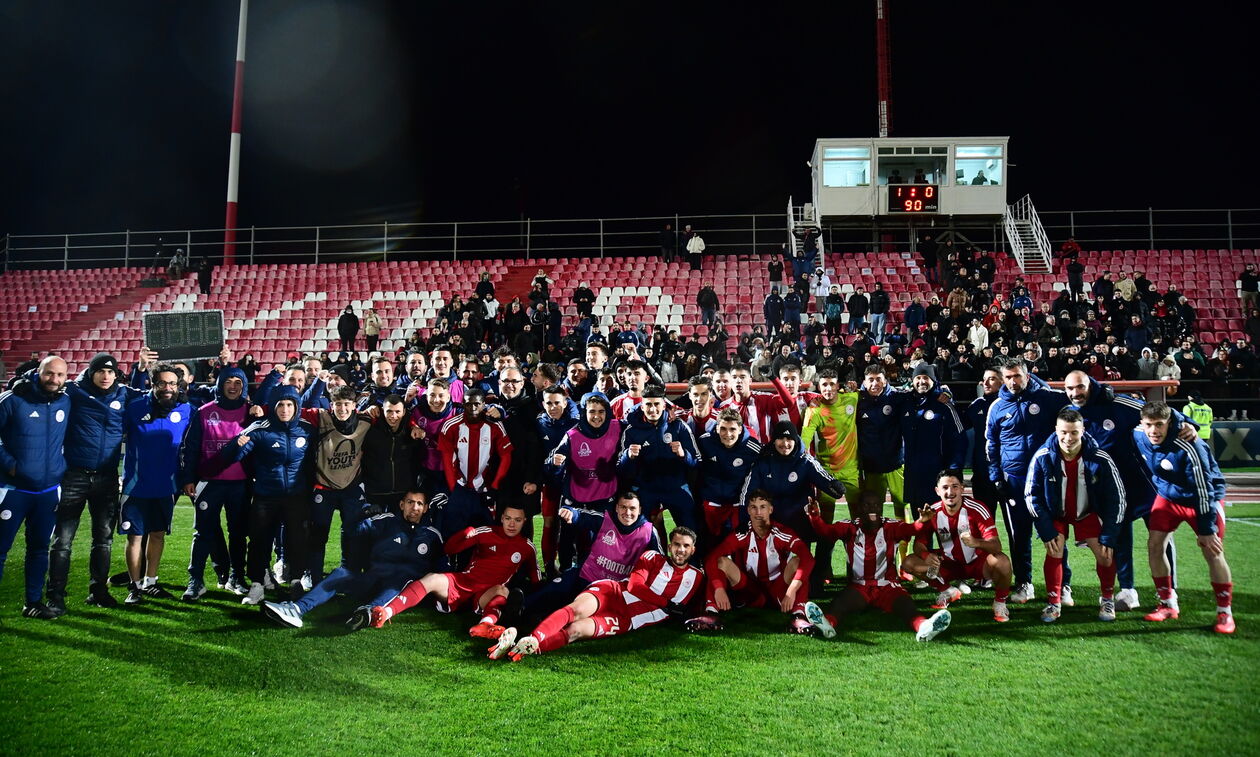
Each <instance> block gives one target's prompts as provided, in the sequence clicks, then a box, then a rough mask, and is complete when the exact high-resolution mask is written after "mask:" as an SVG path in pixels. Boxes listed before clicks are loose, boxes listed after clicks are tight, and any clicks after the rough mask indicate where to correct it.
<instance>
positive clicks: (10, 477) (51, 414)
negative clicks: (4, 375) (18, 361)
mask: <svg viewBox="0 0 1260 757" xmlns="http://www.w3.org/2000/svg"><path fill="white" fill-rule="evenodd" d="M38 368H39V373H38V374H37V377H36V379H35V380H34V381H29V380H28V381H25V382H18V383H17V384H15V385H14V387H13V389H12V390H11V391H7V392H4V393H3V394H0V577H3V571H4V563H5V560H6V559H7V558H8V556H9V548H10V547H12V546H13V540H14V539H15V538H17V532H18V529H19V528H21V526H22V524H23V523H26V604H25V605H24V606H23V607H22V614H23V615H25V616H26V617H28V618H39V619H40V620H52V619H53V618H56V617H57V616H58V615H59V614H60V613H58V612H56V611H55V610H53V609H51V608H50V607H48V606H47V605H45V604H44V602H43V594H44V573H45V572H47V570H48V539H49V537H51V536H52V532H53V527H54V526H55V525H56V522H57V500H58V499H59V498H60V487H61V478H62V476H63V475H64V474H65V471H66V459H65V457H64V456H63V455H62V447H63V446H64V444H65V437H66V425H67V424H66V416H68V415H69V414H70V398H69V397H67V396H66V395H65V393H64V392H63V391H62V387H63V386H64V385H65V383H66V361H64V360H62V359H61V358H59V357H57V356H55V355H49V356H48V357H46V358H44V359H43V360H42V361H41V362H40V363H39V366H38Z"/></svg>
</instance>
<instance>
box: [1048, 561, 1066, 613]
mask: <svg viewBox="0 0 1260 757" xmlns="http://www.w3.org/2000/svg"><path fill="white" fill-rule="evenodd" d="M1045 573H1046V602H1047V603H1048V604H1052V605H1057V604H1059V593H1060V592H1061V591H1062V588H1063V558H1062V557H1050V556H1049V555H1046V565H1045Z"/></svg>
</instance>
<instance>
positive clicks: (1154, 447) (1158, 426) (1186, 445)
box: [1133, 402, 1234, 633]
mask: <svg viewBox="0 0 1260 757" xmlns="http://www.w3.org/2000/svg"><path fill="white" fill-rule="evenodd" d="M1178 426H1179V423H1178V421H1177V420H1176V419H1175V418H1173V417H1172V409H1171V408H1169V407H1168V405H1167V403H1164V402H1152V403H1150V404H1149V405H1146V406H1144V407H1143V408H1142V425H1141V426H1140V427H1139V428H1138V430H1136V431H1134V432H1133V439H1134V441H1135V442H1137V447H1138V452H1139V453H1140V454H1141V455H1142V460H1143V462H1145V463H1146V467H1147V469H1148V470H1150V472H1151V480H1152V483H1154V484H1155V504H1154V505H1153V506H1152V507H1151V531H1150V536H1149V537H1148V539H1147V542H1146V552H1147V556H1148V557H1149V558H1150V561H1151V576H1152V577H1153V578H1154V579H1155V590H1156V591H1157V592H1158V593H1159V605H1158V606H1157V607H1156V608H1155V611H1154V612H1152V613H1150V614H1149V615H1147V616H1146V619H1147V620H1151V621H1156V622H1159V621H1165V620H1176V619H1177V618H1178V617H1179V616H1180V615H1181V609H1180V607H1178V605H1177V593H1176V592H1175V591H1173V588H1172V578H1171V576H1170V575H1169V565H1168V558H1167V556H1166V553H1165V551H1164V548H1165V545H1167V543H1168V540H1169V539H1171V538H1172V532H1173V531H1176V530H1177V527H1178V526H1180V525H1181V524H1182V523H1189V524H1190V525H1191V526H1192V527H1193V528H1194V532H1195V534H1196V535H1197V537H1198V542H1199V549H1201V550H1202V551H1203V558H1204V559H1205V560H1207V564H1208V573H1209V575H1210V576H1211V578H1212V593H1213V594H1215V595H1216V632H1217V633H1233V632H1234V611H1233V609H1232V607H1231V605H1232V600H1233V595H1234V584H1233V578H1232V576H1231V575H1230V570H1229V563H1227V562H1225V544H1224V538H1225V516H1224V514H1223V513H1222V512H1221V500H1222V499H1224V497H1225V477H1224V476H1222V475H1221V469H1220V468H1219V467H1218V466H1217V464H1216V460H1215V459H1213V457H1212V451H1211V450H1210V449H1208V446H1207V444H1206V443H1204V441H1203V440H1202V439H1195V440H1194V441H1193V442H1188V441H1185V440H1184V439H1180V438H1178V436H1177V433H1178V431H1179V430H1180V429H1179V428H1178Z"/></svg>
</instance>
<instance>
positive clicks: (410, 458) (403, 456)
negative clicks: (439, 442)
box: [363, 387, 446, 515]
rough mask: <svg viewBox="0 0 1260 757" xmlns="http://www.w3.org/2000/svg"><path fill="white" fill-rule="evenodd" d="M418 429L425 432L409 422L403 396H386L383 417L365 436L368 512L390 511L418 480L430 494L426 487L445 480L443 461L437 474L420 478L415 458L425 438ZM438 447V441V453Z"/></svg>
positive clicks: (364, 451) (365, 492) (377, 420)
mask: <svg viewBox="0 0 1260 757" xmlns="http://www.w3.org/2000/svg"><path fill="white" fill-rule="evenodd" d="M430 391H432V387H430ZM426 399H431V398H429V397H426ZM442 422H443V423H445V422H446V419H445V418H443V419H442ZM439 430H440V428H439ZM416 432H419V433H420V434H423V432H421V431H419V429H413V428H412V426H411V424H409V423H408V422H407V408H406V406H405V405H404V404H403V398H402V397H399V396H398V395H397V394H391V395H389V396H388V397H386V398H385V402H384V403H383V404H382V405H381V417H380V418H377V419H376V420H375V421H374V422H373V423H372V428H370V429H368V432H367V436H365V437H363V456H364V457H365V458H367V459H368V460H369V461H371V464H370V465H367V466H364V468H363V496H364V498H366V499H367V503H368V504H367V509H366V510H365V511H364V512H365V514H367V515H380V514H381V513H384V512H388V511H389V508H390V507H392V506H393V503H394V502H398V501H401V500H402V499H403V497H404V495H405V494H406V493H407V490H408V489H412V488H414V487H416V485H417V484H418V483H419V484H420V485H421V486H422V491H424V492H425V493H426V494H429V495H430V497H431V496H432V494H433V492H431V491H429V489H428V488H427V487H429V486H431V485H433V484H436V483H437V482H439V481H441V480H442V474H441V470H440V469H441V463H440V462H439V463H438V472H437V473H436V474H435V475H434V476H432V477H429V476H425V477H424V480H423V481H422V482H421V481H418V480H417V476H416V474H417V468H416V461H417V459H418V458H419V457H420V455H421V454H423V452H422V451H421V450H422V447H421V444H422V441H421V440H420V439H419V438H417V434H416ZM435 438H436V435H435ZM436 450H437V447H436V445H435V446H434V454H435V455H436ZM428 501H429V502H430V503H432V501H433V500H432V499H430V500H428Z"/></svg>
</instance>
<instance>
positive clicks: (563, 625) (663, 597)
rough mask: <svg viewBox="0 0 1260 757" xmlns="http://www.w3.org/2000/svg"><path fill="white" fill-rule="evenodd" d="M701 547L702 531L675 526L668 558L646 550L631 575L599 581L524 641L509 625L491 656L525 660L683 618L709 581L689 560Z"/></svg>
mask: <svg viewBox="0 0 1260 757" xmlns="http://www.w3.org/2000/svg"><path fill="white" fill-rule="evenodd" d="M695 551H696V532H695V531H692V530H691V529H690V528H686V527H684V526H677V527H675V528H674V530H673V531H671V532H670V534H669V556H668V557H666V556H665V555H662V554H661V553H660V552H651V551H649V552H644V553H643V554H642V556H640V557H639V559H638V561H637V562H636V563H635V565H634V571H633V572H632V573H631V574H630V577H629V578H625V579H622V580H620V581H609V580H605V581H596V582H595V583H593V584H591V585H590V586H588V587H586V590H585V591H583V592H582V593H581V594H579V595H578V596H577V599H574V600H573V601H572V602H570V603H569V604H568V606H566V607H562V608H560V609H559V610H556V611H555V612H553V613H552V614H551V615H549V616H547V619H546V620H544V621H543V622H542V623H540V624H538V627H537V628H535V629H534V632H533V633H531V634H530V635H529V636H526V637H524V638H522V639H520V640H519V641H517V639H516V636H517V632H516V629H515V628H509V629H507V630H506V631H504V632H503V635H502V636H500V637H499V643H498V644H496V645H495V646H493V647H491V648H490V659H492V660H498V659H500V658H502V657H504V656H507V657H509V658H510V659H512V660H513V661H516V662H519V661H520V659H521V658H522V657H524V656H525V655H530V654H542V653H544V652H553V651H555V650H557V649H559V648H560V647H562V646H564V645H565V644H571V643H573V642H575V641H581V640H582V639H594V638H601V637H604V636H617V635H619V634H624V633H629V632H631V631H635V630H638V629H640V628H647V627H648V626H654V625H656V624H658V623H661V622H662V621H664V620H665V619H666V618H668V617H670V616H675V617H681V616H682V615H683V613H684V612H685V608H686V607H687V605H689V604H690V603H691V601H692V600H693V599H694V598H695V597H696V595H697V594H698V593H699V591H700V588H701V584H702V583H703V581H704V571H702V570H700V569H699V568H696V567H694V566H692V565H688V564H687V561H688V560H690V559H691V556H692V555H693V554H695Z"/></svg>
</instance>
